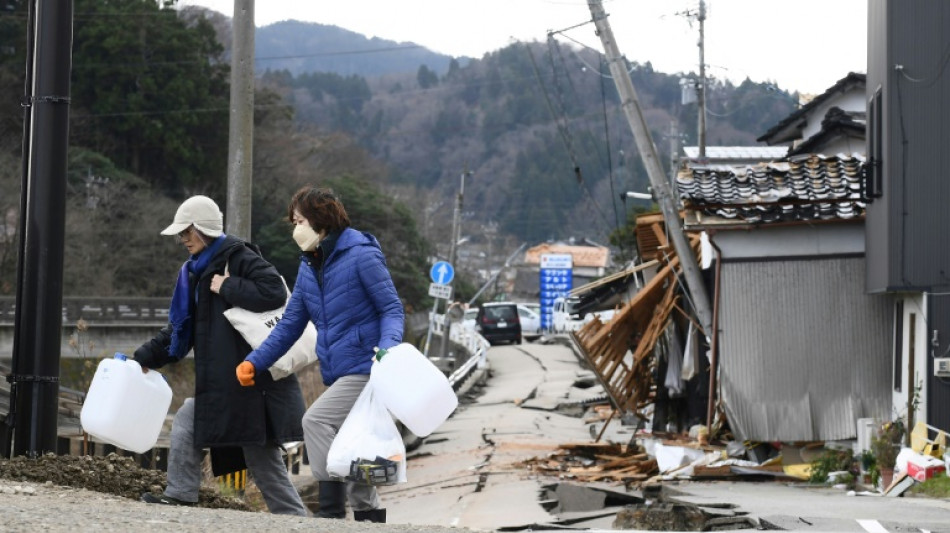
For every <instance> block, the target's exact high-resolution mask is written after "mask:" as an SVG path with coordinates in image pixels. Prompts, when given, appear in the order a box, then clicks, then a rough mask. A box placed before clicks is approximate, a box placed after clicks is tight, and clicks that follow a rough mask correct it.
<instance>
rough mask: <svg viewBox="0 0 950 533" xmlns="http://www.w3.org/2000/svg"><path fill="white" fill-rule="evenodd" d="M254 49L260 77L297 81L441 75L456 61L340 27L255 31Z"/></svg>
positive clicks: (289, 24)
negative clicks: (273, 73)
mask: <svg viewBox="0 0 950 533" xmlns="http://www.w3.org/2000/svg"><path fill="white" fill-rule="evenodd" d="M254 48H255V56H256V58H257V60H256V61H255V67H254V68H255V69H257V71H258V72H264V71H266V70H286V71H288V72H290V73H291V74H293V75H295V76H297V75H300V74H306V73H312V72H334V73H336V74H340V75H342V76H351V75H355V76H364V77H369V78H372V77H377V76H385V75H387V74H399V73H403V72H415V71H416V70H417V69H418V68H419V66H420V65H425V66H426V67H427V68H429V69H431V70H432V71H434V72H437V73H440V74H442V73H445V71H447V70H448V68H449V61H451V59H452V58H451V57H449V56H446V55H443V54H438V53H435V52H433V51H431V50H428V49H426V48H423V47H422V46H419V45H417V44H415V43H403V42H396V41H389V40H386V39H381V38H379V37H371V38H367V37H366V36H364V35H362V34H359V33H355V32H352V31H349V30H346V29H343V28H340V27H337V26H328V25H325V24H317V23H314V22H300V21H297V20H285V21H282V22H276V23H274V24H268V25H267V26H262V27H260V28H257V31H256V32H255V33H254ZM459 61H461V62H462V63H467V62H468V60H467V59H459Z"/></svg>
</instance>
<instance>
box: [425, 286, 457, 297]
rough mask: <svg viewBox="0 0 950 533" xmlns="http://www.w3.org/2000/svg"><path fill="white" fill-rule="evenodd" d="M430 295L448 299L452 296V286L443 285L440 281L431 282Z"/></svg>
mask: <svg viewBox="0 0 950 533" xmlns="http://www.w3.org/2000/svg"><path fill="white" fill-rule="evenodd" d="M429 296H432V297H433V298H442V299H443V300H448V299H450V298H452V286H451V285H442V284H440V283H430V284H429Z"/></svg>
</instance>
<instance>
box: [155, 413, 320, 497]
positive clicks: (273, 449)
mask: <svg viewBox="0 0 950 533" xmlns="http://www.w3.org/2000/svg"><path fill="white" fill-rule="evenodd" d="M242 449H243V450H244V461H245V463H247V470H248V472H249V473H250V475H251V478H252V479H253V480H254V483H255V484H257V488H259V489H260V490H261V496H263V497H264V502H265V503H266V504H267V509H268V510H269V511H270V512H272V513H274V514H289V515H298V516H308V515H309V513H308V512H307V508H306V507H304V505H303V500H301V499H300V495H299V494H297V489H295V488H294V485H293V483H291V482H290V474H288V472H287V465H286V464H284V460H283V457H282V455H281V451H280V446H278V445H277V443H274V442H268V443H267V444H265V445H263V446H254V445H250V446H243V447H242ZM201 459H202V457H201V448H200V447H198V446H195V399H194V398H188V399H186V400H185V403H184V404H183V405H182V406H181V408H180V409H179V410H178V412H177V413H175V420H174V421H173V422H172V434H171V449H170V450H169V451H168V486H167V487H166V488H165V495H166V496H170V497H172V498H175V499H178V500H182V501H186V502H197V501H198V489H199V488H200V487H201Z"/></svg>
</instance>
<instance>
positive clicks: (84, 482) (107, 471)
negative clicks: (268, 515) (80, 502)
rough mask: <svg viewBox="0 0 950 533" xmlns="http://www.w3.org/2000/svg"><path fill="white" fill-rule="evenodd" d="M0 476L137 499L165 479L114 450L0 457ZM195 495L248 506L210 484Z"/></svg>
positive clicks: (207, 503) (202, 500) (222, 504)
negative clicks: (101, 454) (93, 454)
mask: <svg viewBox="0 0 950 533" xmlns="http://www.w3.org/2000/svg"><path fill="white" fill-rule="evenodd" d="M0 479H7V480H11V481H19V482H33V483H47V482H49V483H51V484H53V485H62V486H66V487H75V488H81V489H87V490H92V491H97V492H104V493H108V494H114V495H116V496H121V497H125V498H129V499H133V500H138V499H139V497H140V496H141V495H142V493H143V492H149V491H155V492H161V491H162V490H164V487H165V483H166V480H165V472H162V471H160V470H150V469H146V468H141V467H140V466H139V465H138V464H136V462H135V460H134V459H133V458H132V457H123V456H120V455H117V454H114V453H110V454H109V455H107V456H90V455H84V456H75V455H55V454H52V453H49V454H46V455H43V456H40V457H37V458H35V459H30V458H27V457H24V456H17V457H14V458H12V459H0ZM198 498H199V500H198V504H197V505H198V507H210V508H217V509H238V510H244V511H247V510H249V509H250V508H249V507H248V506H247V505H246V504H245V503H244V502H243V501H241V500H239V499H237V498H233V497H228V496H223V495H221V494H218V491H216V490H215V489H214V488H212V487H201V489H200V492H199V495H198Z"/></svg>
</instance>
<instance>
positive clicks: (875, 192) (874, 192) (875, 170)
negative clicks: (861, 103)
mask: <svg viewBox="0 0 950 533" xmlns="http://www.w3.org/2000/svg"><path fill="white" fill-rule="evenodd" d="M868 114H869V115H870V116H869V117H868V133H869V134H868V164H867V167H866V168H865V171H864V198H865V200H867V201H872V200H873V199H874V198H880V197H881V196H883V195H884V165H883V157H884V98H883V96H882V94H881V88H880V87H878V88H877V90H876V91H874V96H872V97H871V101H870V102H869V103H868Z"/></svg>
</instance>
